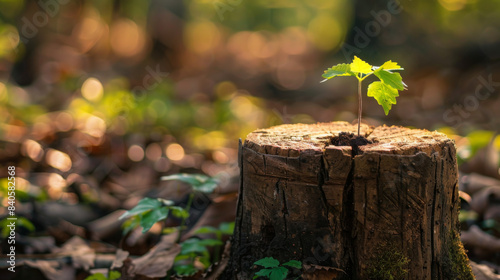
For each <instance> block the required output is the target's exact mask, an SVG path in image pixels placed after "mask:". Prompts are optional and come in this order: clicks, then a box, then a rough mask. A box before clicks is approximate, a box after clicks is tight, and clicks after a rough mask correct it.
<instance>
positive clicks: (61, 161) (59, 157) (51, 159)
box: [45, 149, 72, 172]
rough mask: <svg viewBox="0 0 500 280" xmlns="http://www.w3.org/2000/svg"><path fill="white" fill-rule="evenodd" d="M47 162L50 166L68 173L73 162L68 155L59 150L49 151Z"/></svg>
mask: <svg viewBox="0 0 500 280" xmlns="http://www.w3.org/2000/svg"><path fill="white" fill-rule="evenodd" d="M45 160H46V162H47V164H48V165H50V166H52V167H54V168H56V169H59V170H60V171H62V172H67V171H69V170H70V169H71V166H72V162H71V158H70V157H69V156H68V154H66V153H63V152H61V151H58V150H54V149H48V150H47V155H46V157H45Z"/></svg>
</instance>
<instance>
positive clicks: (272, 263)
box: [253, 257, 280, 268]
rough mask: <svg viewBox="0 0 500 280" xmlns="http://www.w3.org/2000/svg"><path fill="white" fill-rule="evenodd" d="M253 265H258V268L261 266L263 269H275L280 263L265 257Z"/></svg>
mask: <svg viewBox="0 0 500 280" xmlns="http://www.w3.org/2000/svg"><path fill="white" fill-rule="evenodd" d="M253 264H256V265H260V266H263V267H265V268H270V267H277V266H278V265H280V262H279V261H278V260H277V259H275V258H272V257H267V258H263V259H260V260H258V261H256V262H254V263H253Z"/></svg>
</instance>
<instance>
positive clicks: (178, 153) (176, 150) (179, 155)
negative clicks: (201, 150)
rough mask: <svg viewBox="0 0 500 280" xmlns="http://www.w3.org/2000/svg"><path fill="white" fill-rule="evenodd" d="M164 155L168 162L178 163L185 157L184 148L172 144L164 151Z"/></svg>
mask: <svg viewBox="0 0 500 280" xmlns="http://www.w3.org/2000/svg"><path fill="white" fill-rule="evenodd" d="M165 154H166V155H167V157H168V158H169V159H170V160H174V161H179V160H182V159H183V158H184V156H185V153H184V148H182V146H181V145H179V144H177V143H172V144H170V145H168V146H167V149H166V150H165Z"/></svg>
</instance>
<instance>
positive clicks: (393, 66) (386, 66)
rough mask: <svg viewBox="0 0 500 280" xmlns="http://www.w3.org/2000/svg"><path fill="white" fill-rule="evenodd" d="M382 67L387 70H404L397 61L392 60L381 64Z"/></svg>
mask: <svg viewBox="0 0 500 280" xmlns="http://www.w3.org/2000/svg"><path fill="white" fill-rule="evenodd" d="M380 68H383V69H385V70H404V68H401V66H399V65H398V63H397V62H392V60H389V61H386V62H385V63H384V64H382V65H381V66H380Z"/></svg>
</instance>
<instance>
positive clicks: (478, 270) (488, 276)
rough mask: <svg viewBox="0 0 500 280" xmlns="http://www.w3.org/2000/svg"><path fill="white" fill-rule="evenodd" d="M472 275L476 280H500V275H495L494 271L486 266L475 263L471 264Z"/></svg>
mask: <svg viewBox="0 0 500 280" xmlns="http://www.w3.org/2000/svg"><path fill="white" fill-rule="evenodd" d="M470 266H471V268H472V273H474V276H475V277H476V280H500V275H498V274H495V273H494V272H493V269H491V268H490V267H489V266H487V265H484V264H477V263H475V262H473V261H471V262H470Z"/></svg>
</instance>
